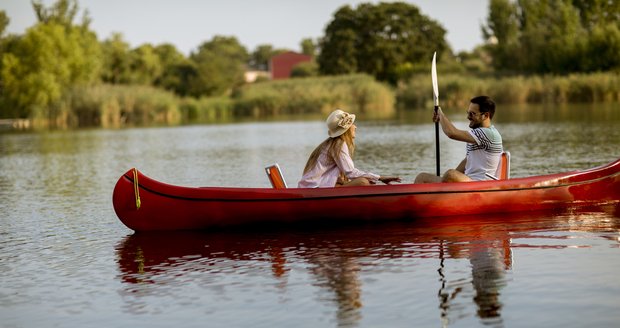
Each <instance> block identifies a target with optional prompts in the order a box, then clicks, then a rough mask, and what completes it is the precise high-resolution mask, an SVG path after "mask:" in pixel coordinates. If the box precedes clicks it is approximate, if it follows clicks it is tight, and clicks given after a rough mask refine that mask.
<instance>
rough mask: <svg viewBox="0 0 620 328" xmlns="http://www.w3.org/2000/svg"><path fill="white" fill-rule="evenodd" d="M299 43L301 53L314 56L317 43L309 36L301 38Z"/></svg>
mask: <svg viewBox="0 0 620 328" xmlns="http://www.w3.org/2000/svg"><path fill="white" fill-rule="evenodd" d="M300 45H301V53H302V54H304V55H308V56H312V57H316V53H317V50H318V45H317V44H316V43H315V42H314V41H313V40H312V39H311V38H305V39H303V40H301V43H300Z"/></svg>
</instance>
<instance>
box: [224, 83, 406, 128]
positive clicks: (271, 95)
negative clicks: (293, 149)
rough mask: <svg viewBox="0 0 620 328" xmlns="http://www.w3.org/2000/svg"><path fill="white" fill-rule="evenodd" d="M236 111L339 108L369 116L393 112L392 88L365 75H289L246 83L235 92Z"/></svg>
mask: <svg viewBox="0 0 620 328" xmlns="http://www.w3.org/2000/svg"><path fill="white" fill-rule="evenodd" d="M233 99H234V109H235V114H236V115H240V116H253V117H271V116H277V115H295V114H322V115H327V114H329V113H330V112H331V111H332V110H334V109H335V108H342V109H344V110H347V111H351V112H354V113H357V114H362V115H364V116H366V117H371V118H382V117H383V118H385V117H391V116H393V115H394V114H395V109H394V108H395V106H394V105H395V98H394V92H393V91H392V89H390V88H389V87H388V86H386V85H384V84H381V83H378V82H376V81H375V80H374V79H373V78H372V77H370V76H368V75H344V76H332V77H315V78H304V79H289V80H281V81H273V82H266V83H258V84H252V85H247V86H245V87H243V88H241V89H240V90H239V91H238V92H237V93H236V94H235V95H233Z"/></svg>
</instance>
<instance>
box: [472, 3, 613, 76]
mask: <svg viewBox="0 0 620 328" xmlns="http://www.w3.org/2000/svg"><path fill="white" fill-rule="evenodd" d="M483 34H484V35H485V36H486V37H487V38H488V39H489V40H490V41H492V42H491V43H490V44H489V50H490V52H491V54H492V56H493V65H494V67H495V68H496V69H497V70H504V71H506V70H508V71H514V72H525V73H554V74H567V73H571V72H594V71H604V70H611V69H616V70H618V69H620V2H618V1H605V0H588V1H586V0H548V1H536V0H520V1H517V2H512V1H510V0H491V2H490V5H489V16H488V18H487V24H486V26H484V27H483Z"/></svg>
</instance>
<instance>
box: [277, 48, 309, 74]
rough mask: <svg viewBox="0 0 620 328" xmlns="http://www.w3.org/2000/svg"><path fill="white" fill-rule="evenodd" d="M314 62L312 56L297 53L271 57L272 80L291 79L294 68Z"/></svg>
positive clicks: (290, 52) (291, 52)
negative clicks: (300, 64)
mask: <svg viewBox="0 0 620 328" xmlns="http://www.w3.org/2000/svg"><path fill="white" fill-rule="evenodd" d="M309 61H312V56H308V55H304V54H300V53H296V52H293V51H289V52H285V53H281V54H279V55H276V56H273V57H271V62H270V63H269V67H270V68H271V79H272V80H279V79H288V78H289V77H291V70H292V69H293V66H295V65H297V64H299V63H304V62H309Z"/></svg>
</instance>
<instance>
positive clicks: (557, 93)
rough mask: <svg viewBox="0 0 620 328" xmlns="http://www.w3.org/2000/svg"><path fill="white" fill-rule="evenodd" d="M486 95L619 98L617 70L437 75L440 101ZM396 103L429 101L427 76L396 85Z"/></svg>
mask: <svg viewBox="0 0 620 328" xmlns="http://www.w3.org/2000/svg"><path fill="white" fill-rule="evenodd" d="M482 94H484V95H488V96H490V97H491V98H493V99H494V100H495V101H496V102H497V103H503V104H523V103H553V104H562V103H595V102H618V101H620V74H618V73H613V72H608V73H593V74H571V75H568V76H551V75H546V76H508V77H465V76H463V75H461V74H445V75H443V76H442V75H440V77H439V97H440V101H441V103H442V104H443V105H446V106H461V107H462V106H465V105H467V103H469V99H471V98H472V97H474V96H476V95H482ZM396 98H397V103H398V105H399V107H401V108H405V109H414V108H420V107H428V106H431V105H432V101H433V90H432V86H431V81H430V77H429V75H428V74H426V75H416V76H414V77H413V78H412V79H411V80H409V81H408V82H406V83H402V84H400V85H399V86H398V88H397V91H396Z"/></svg>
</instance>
